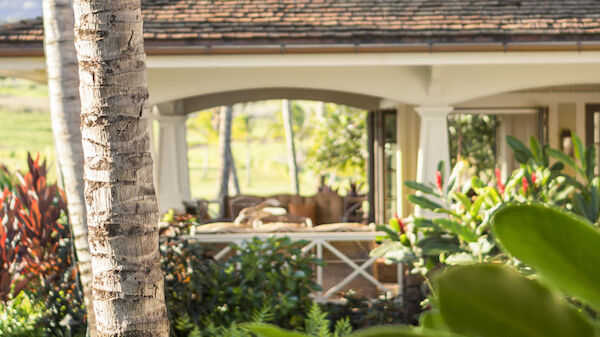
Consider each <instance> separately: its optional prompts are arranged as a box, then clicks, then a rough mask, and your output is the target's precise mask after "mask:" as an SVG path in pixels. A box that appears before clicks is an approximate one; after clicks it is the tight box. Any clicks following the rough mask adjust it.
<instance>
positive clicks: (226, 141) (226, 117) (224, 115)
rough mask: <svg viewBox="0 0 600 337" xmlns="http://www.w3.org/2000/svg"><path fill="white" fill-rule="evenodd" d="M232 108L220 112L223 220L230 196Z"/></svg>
mask: <svg viewBox="0 0 600 337" xmlns="http://www.w3.org/2000/svg"><path fill="white" fill-rule="evenodd" d="M232 115H233V109H232V107H231V106H223V107H221V111H220V112H219V178H218V180H217V181H218V183H219V192H218V195H217V200H219V202H220V203H221V218H224V217H225V215H226V209H225V208H226V207H225V200H226V198H227V196H228V195H229V175H230V171H231V156H230V153H229V152H230V151H231V118H232Z"/></svg>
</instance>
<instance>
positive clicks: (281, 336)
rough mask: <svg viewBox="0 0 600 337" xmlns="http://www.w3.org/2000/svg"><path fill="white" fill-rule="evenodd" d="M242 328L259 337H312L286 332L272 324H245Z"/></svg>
mask: <svg viewBox="0 0 600 337" xmlns="http://www.w3.org/2000/svg"><path fill="white" fill-rule="evenodd" d="M242 327H243V328H244V329H246V330H248V331H250V332H253V333H254V334H256V335H257V336H258V337H310V336H309V335H305V334H302V333H299V332H295V331H288V330H284V329H281V328H279V327H276V326H274V325H271V324H263V323H247V324H243V325H242Z"/></svg>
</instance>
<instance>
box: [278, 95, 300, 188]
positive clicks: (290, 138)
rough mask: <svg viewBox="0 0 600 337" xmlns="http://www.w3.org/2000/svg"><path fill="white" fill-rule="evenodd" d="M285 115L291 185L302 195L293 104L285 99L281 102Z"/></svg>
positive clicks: (284, 126)
mask: <svg viewBox="0 0 600 337" xmlns="http://www.w3.org/2000/svg"><path fill="white" fill-rule="evenodd" d="M281 113H282V114H283V128H284V129H285V143H286V146H287V151H288V167H289V171H290V184H291V187H292V191H293V192H294V194H300V183H299V182H298V163H297V162H296V146H295V142H294V125H293V121H292V103H291V102H290V101H289V100H287V99H284V100H282V102H281Z"/></svg>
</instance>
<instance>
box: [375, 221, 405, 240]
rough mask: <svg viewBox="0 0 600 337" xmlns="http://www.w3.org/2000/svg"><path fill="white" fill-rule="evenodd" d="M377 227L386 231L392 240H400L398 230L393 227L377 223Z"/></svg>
mask: <svg viewBox="0 0 600 337" xmlns="http://www.w3.org/2000/svg"><path fill="white" fill-rule="evenodd" d="M375 229H377V230H378V231H381V232H385V233H386V234H387V235H388V237H389V238H390V239H391V240H392V241H400V235H399V234H398V232H396V231H395V230H394V229H393V228H391V227H389V226H382V225H377V226H375Z"/></svg>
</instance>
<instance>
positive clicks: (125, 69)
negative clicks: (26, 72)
mask: <svg viewBox="0 0 600 337" xmlns="http://www.w3.org/2000/svg"><path fill="white" fill-rule="evenodd" d="M73 7H74V10H75V46H76V48H77V57H78V60H79V78H80V88H79V92H80V97H81V107H82V109H81V118H82V119H81V123H82V139H83V150H84V158H85V161H84V170H85V200H86V205H87V211H88V229H89V242H90V251H91V255H92V267H93V272H94V276H93V280H92V287H93V292H94V294H93V298H94V310H95V313H96V326H97V328H98V335H99V336H101V337H107V336H115V337H116V336H157V337H168V336H169V322H168V319H167V310H166V306H165V296H164V280H163V274H162V270H161V267H160V260H159V258H160V255H159V250H158V207H157V201H156V192H155V188H154V183H153V175H152V169H153V165H152V155H151V149H150V144H151V141H150V133H149V131H150V128H149V125H150V123H149V122H150V121H149V112H150V111H149V110H150V109H149V106H148V104H147V99H148V89H147V85H146V54H145V52H144V40H143V36H142V24H143V23H142V13H141V5H140V0H114V1H96V0H75V2H74V5H73Z"/></svg>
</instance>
